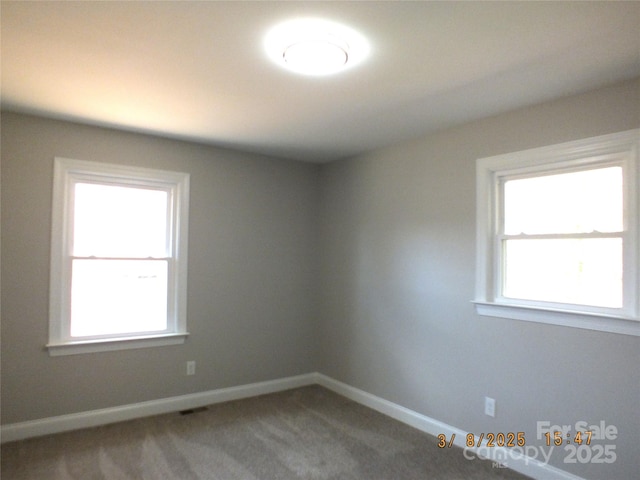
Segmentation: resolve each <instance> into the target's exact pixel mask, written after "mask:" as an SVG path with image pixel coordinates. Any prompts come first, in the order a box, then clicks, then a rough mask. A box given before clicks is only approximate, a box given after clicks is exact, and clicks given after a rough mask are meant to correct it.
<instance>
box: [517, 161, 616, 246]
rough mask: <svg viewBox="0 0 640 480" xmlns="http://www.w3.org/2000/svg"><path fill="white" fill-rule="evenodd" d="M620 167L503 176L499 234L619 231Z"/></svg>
mask: <svg viewBox="0 0 640 480" xmlns="http://www.w3.org/2000/svg"><path fill="white" fill-rule="evenodd" d="M622 214H623V212H622V168H621V167H608V168H599V169H594V170H583V171H579V172H572V173H563V174H559V175H546V176H541V177H534V178H522V179H517V180H508V181H506V182H505V184H504V233H506V234H507V235H518V234H521V233H525V234H536V233H537V234H543V233H589V232H593V231H598V232H619V231H622Z"/></svg>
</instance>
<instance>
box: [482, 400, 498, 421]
mask: <svg viewBox="0 0 640 480" xmlns="http://www.w3.org/2000/svg"><path fill="white" fill-rule="evenodd" d="M484 414H485V415H489V416H490V417H495V416H496V401H495V399H493V398H490V397H484Z"/></svg>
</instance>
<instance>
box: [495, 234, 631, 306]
mask: <svg viewBox="0 0 640 480" xmlns="http://www.w3.org/2000/svg"><path fill="white" fill-rule="evenodd" d="M504 271H505V281H504V289H503V295H504V296H505V297H509V298H520V299H527V300H540V301H547V302H558V303H570V304H578V305H592V306H598V307H610V308H621V307H622V240H621V239H620V238H597V239H561V240H547V239H545V240H506V241H505V267H504Z"/></svg>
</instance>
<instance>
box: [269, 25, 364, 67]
mask: <svg viewBox="0 0 640 480" xmlns="http://www.w3.org/2000/svg"><path fill="white" fill-rule="evenodd" d="M264 43H265V49H266V51H267V54H268V55H269V57H270V58H271V59H272V60H273V61H274V62H276V63H277V64H278V65H280V66H281V67H283V68H286V69H287V70H290V71H292V72H296V73H300V74H303V75H331V74H334V73H338V72H341V71H343V70H345V69H347V68H352V67H354V66H355V65H357V64H359V63H361V62H362V61H363V60H364V59H365V58H366V57H367V55H368V53H369V45H368V43H367V41H366V40H365V38H364V37H363V36H362V35H361V34H359V33H358V32H356V31H355V30H353V29H351V28H349V27H346V26H344V25H341V24H339V23H335V22H330V21H327V20H321V19H315V18H304V19H298V20H290V21H288V22H285V23H281V24H279V25H277V26H275V27H274V28H272V29H271V30H270V31H269V32H268V33H267V36H266V37H265V42H264Z"/></svg>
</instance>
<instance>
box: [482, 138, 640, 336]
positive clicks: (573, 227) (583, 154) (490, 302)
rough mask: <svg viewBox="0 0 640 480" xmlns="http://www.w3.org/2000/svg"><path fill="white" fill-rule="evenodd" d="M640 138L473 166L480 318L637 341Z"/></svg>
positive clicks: (498, 158)
mask: <svg viewBox="0 0 640 480" xmlns="http://www.w3.org/2000/svg"><path fill="white" fill-rule="evenodd" d="M639 146H640V130H633V131H628V132H623V133H618V134H612V135H606V136H603V137H597V138H591V139H586V140H581V141H577V142H570V143H566V144H561V145H555V146H551V147H544V148H538V149H534V150H527V151H523V152H517V153H511V154H506V155H500V156H496V157H490V158H483V159H480V160H478V163H477V201H478V204H477V234H478V236H477V277H476V300H475V302H474V303H475V304H476V310H477V312H478V313H479V314H480V315H488V316H497V317H503V318H513V319H517V320H529V321H535V322H542V323H551V324H557V325H565V326H573V327H578V328H586V329H592V330H601V331H607V332H614V333H622V334H630V335H640V317H639V310H640V305H639V302H640V298H639V297H640V295H639V293H638V288H639V287H640V284H639V278H638V277H639V270H640V269H639V266H638V259H639V258H640V252H639V242H638V237H639V232H638V228H639V227H638V225H639V223H640V222H639V220H638V214H639V212H640V208H639V207H638V188H639V183H640V181H639V179H638V149H639Z"/></svg>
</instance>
